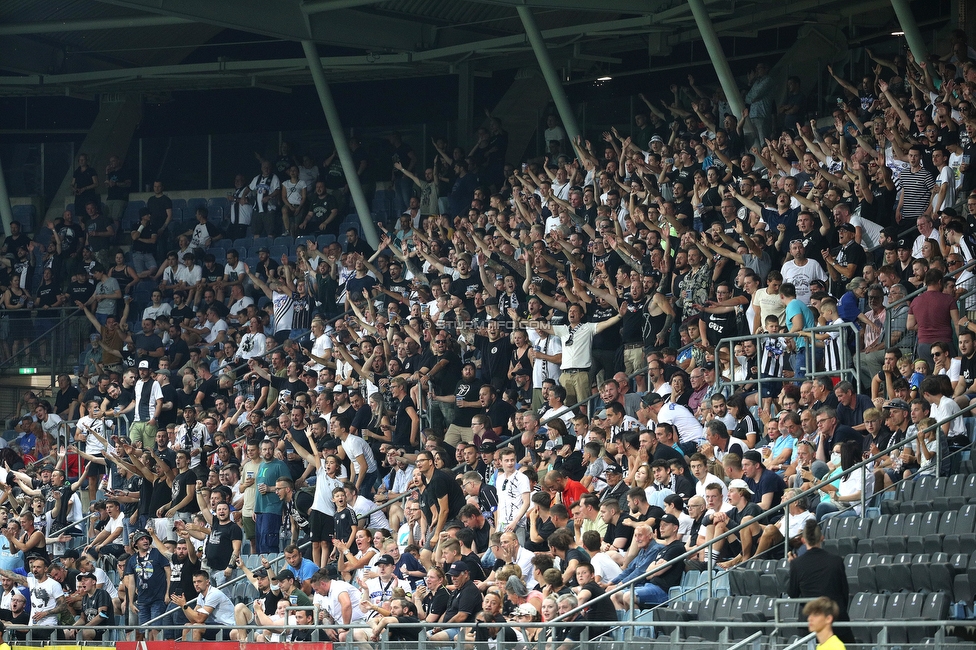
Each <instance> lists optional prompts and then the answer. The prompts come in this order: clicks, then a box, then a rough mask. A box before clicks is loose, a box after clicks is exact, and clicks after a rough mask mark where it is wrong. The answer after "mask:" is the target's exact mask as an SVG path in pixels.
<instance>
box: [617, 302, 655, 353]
mask: <svg viewBox="0 0 976 650" xmlns="http://www.w3.org/2000/svg"><path fill="white" fill-rule="evenodd" d="M624 304H626V305H627V313H626V314H625V315H624V317H623V320H622V322H621V324H620V340H621V341H622V342H623V343H625V344H627V343H640V342H642V341H643V340H644V314H645V313H646V312H645V311H644V306H645V304H646V303H645V302H644V301H643V300H639V301H635V300H633V299H631V300H626V301H624ZM610 329H615V328H612V327H611V328H610Z"/></svg>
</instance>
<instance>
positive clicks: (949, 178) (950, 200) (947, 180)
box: [932, 165, 956, 214]
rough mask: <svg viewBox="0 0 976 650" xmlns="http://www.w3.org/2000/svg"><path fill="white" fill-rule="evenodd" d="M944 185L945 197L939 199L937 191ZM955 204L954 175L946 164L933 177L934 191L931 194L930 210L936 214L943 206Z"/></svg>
mask: <svg viewBox="0 0 976 650" xmlns="http://www.w3.org/2000/svg"><path fill="white" fill-rule="evenodd" d="M943 185H945V186H946V193H945V197H943V199H942V200H941V201H939V192H941V191H942V186H943ZM955 204H956V177H955V174H953V173H952V168H951V167H949V166H948V165H946V166H945V167H943V168H942V170H941V171H940V172H939V173H938V174H937V175H936V177H935V193H934V194H933V195H932V210H933V211H934V212H935V214H938V213H939V211H940V210H942V209H943V208H950V207H952V206H954V205H955Z"/></svg>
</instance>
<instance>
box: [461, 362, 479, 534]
mask: <svg viewBox="0 0 976 650" xmlns="http://www.w3.org/2000/svg"><path fill="white" fill-rule="evenodd" d="M481 386H482V383H481V382H480V381H478V380H477V379H475V380H474V381H472V382H466V381H464V380H463V379H462V380H461V381H460V382H458V385H457V388H455V389H454V396H455V398H456V399H462V400H464V401H465V402H476V401H478V393H479V391H480V390H481ZM483 410H484V409H482V408H481V407H480V406H465V407H464V408H459V409H457V411H456V412H455V415H454V424H456V425H457V426H459V427H470V426H471V418H473V417H474V416H476V415H478V414H479V413H481V412H482V411H483ZM479 548H480V547H479Z"/></svg>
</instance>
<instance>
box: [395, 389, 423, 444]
mask: <svg viewBox="0 0 976 650" xmlns="http://www.w3.org/2000/svg"><path fill="white" fill-rule="evenodd" d="M408 408H413V409H414V410H415V411H416V410H417V407H416V405H415V404H414V403H413V398H411V397H410V395H409V394H408V395H404V396H403V399H401V400H400V403H399V404H398V405H397V411H396V425H395V426H394V428H393V446H394V447H397V448H398V449H402V448H405V447H409V446H410V432H411V430H412V428H413V420H411V419H410V416H408V415H407V409H408Z"/></svg>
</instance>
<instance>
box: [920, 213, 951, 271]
mask: <svg viewBox="0 0 976 650" xmlns="http://www.w3.org/2000/svg"><path fill="white" fill-rule="evenodd" d="M934 201H935V199H933V202H934ZM946 205H952V204H951V203H948V204H946ZM926 239H934V240H935V241H937V242H939V243H940V244H941V243H942V236H941V235H940V234H939V231H938V230H935V229H933V230H932V232H930V233H929V236H928V237H926V236H925V235H921V234H920V235H919V236H918V237H916V238H915V243H914V244H912V257H913V258H914V259H916V260H920V259H922V244H924V243H925V240H926Z"/></svg>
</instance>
